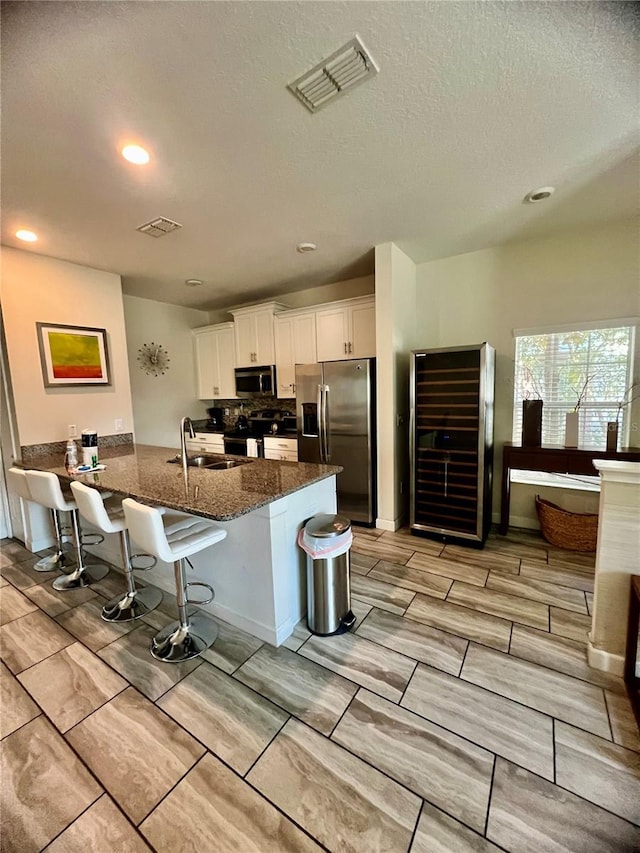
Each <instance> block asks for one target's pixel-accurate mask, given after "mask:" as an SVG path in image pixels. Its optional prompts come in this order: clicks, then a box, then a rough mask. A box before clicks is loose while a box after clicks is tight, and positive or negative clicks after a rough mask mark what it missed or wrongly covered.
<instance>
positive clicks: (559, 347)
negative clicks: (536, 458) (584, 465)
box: [513, 326, 634, 450]
mask: <svg viewBox="0 0 640 853" xmlns="http://www.w3.org/2000/svg"><path fill="white" fill-rule="evenodd" d="M537 331H538V330H536V332H537ZM633 343H634V327H633V326H619V327H615V328H608V329H607V328H595V329H594V328H592V329H586V330H583V331H580V330H578V331H557V332H553V333H549V334H526V333H524V332H516V363H515V375H514V401H513V441H514V442H515V443H519V442H520V439H521V435H522V401H523V400H524V399H541V400H542V401H543V408H542V443H543V444H559V445H562V444H564V438H565V413H566V412H572V411H573V410H574V409H575V407H576V404H577V403H578V401H579V400H580V406H579V412H580V416H579V446H580V447H583V448H586V449H593V450H604V448H605V446H606V432H607V422H608V421H615V420H616V419H618V420H619V424H620V430H621V434H622V436H626V435H627V423H626V421H627V419H628V417H629V409H630V406H628V405H627V406H622V407H620V404H621V403H622V402H623V401H625V394H626V399H629V397H630V396H631V393H630V391H629V389H630V386H631V382H632V379H631V376H632V364H633Z"/></svg>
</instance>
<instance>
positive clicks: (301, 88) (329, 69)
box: [287, 36, 378, 113]
mask: <svg viewBox="0 0 640 853" xmlns="http://www.w3.org/2000/svg"><path fill="white" fill-rule="evenodd" d="M377 73H378V66H377V65H376V64H375V62H374V61H373V59H372V58H371V56H370V55H369V53H368V52H367V49H366V47H365V46H364V45H363V44H362V42H361V41H360V39H359V38H358V36H356V37H355V38H353V39H352V40H351V41H350V42H348V43H347V44H345V45H344V46H343V47H341V48H340V50H336V52H335V53H332V54H331V56H330V57H329V58H328V59H325V60H323V61H322V62H320V63H319V64H318V65H316V66H315V67H314V68H312V69H311V71H307V73H306V74H303V75H302V77H298V79H297V80H294V81H293V83H289V85H288V87H287V88H288V89H290V90H291V91H292V92H293V94H294V95H295V96H296V98H299V99H300V100H301V101H302V103H303V104H304V105H305V107H307V109H308V110H310V111H311V112H312V113H315V112H317V111H318V110H320V109H322V107H324V106H326V105H327V104H328V103H330V102H331V101H334V100H335V99H336V98H337V97H339V96H340V95H343V94H344V93H345V92H346V91H348V90H349V89H351V88H353V86H357V85H358V83H363V82H364V81H365V80H368V79H369V77H373V76H374V74H377Z"/></svg>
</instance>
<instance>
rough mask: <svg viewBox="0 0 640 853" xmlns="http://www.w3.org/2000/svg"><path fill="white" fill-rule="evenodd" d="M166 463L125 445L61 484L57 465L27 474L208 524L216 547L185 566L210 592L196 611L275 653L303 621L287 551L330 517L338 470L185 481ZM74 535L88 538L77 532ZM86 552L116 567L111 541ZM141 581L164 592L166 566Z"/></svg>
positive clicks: (282, 465) (192, 476) (261, 468)
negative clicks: (323, 516)
mask: <svg viewBox="0 0 640 853" xmlns="http://www.w3.org/2000/svg"><path fill="white" fill-rule="evenodd" d="M175 456H176V450H175V449H173V448H166V447H151V446H147V445H131V446H128V447H117V448H107V449H105V450H104V451H101V455H100V462H101V463H104V464H105V465H106V467H105V469H104V470H103V471H99V472H96V473H89V474H75V475H69V474H68V473H67V471H66V470H65V469H64V467H62V466H61V464H60V463H61V460H60V457H59V455H56V456H51V455H42V456H40V457H37V458H35V459H29V464H28V467H29V468H33V469H37V470H40V471H51V472H53V473H54V474H57V475H58V476H59V477H60V479H61V481H62V483H63V485H64V483H65V481H69V480H71V479H76V480H79V481H80V482H82V483H86V485H89V486H95V487H96V488H98V489H99V490H100V491H107V492H112V493H114V494H116V495H119V496H120V495H121V496H122V497H131V498H134V499H135V500H139V501H141V502H142V503H145V504H149V505H152V506H154V505H155V506H166V507H169V508H171V509H176V510H179V511H181V512H188V513H191V514H192V515H199V516H202V517H203V518H208V519H211V520H213V521H215V522H216V523H217V524H219V525H220V527H222V528H224V529H225V530H226V531H227V537H226V539H224V540H223V541H222V542H219V543H217V544H216V545H214V546H212V547H211V548H208V549H206V550H204V551H202V552H201V553H199V554H197V555H195V556H194V557H192V558H191V562H192V563H193V566H194V570H195V571H194V572H193V573H192V572H191V571H188V574H187V577H188V579H189V580H202V581H205V582H206V583H209V584H211V585H212V586H213V587H214V589H215V592H216V597H215V599H214V601H213V602H212V603H211V604H209V605H206V606H204V607H203V609H204V610H206V611H208V612H210V613H211V614H212V615H214V616H218V617H220V618H221V619H223V620H224V621H226V622H229V623H230V624H232V625H235V626H236V627H238V628H242V629H243V630H245V631H248V632H249V633H251V634H253V635H254V636H256V637H259V638H260V639H262V640H266V641H267V642H269V643H271V644H273V645H275V646H278V645H280V644H281V643H282V642H283V641H284V640H285V639H286V638H287V637H288V636H289V635H290V634H291V632H292V631H293V628H294V626H295V625H296V623H297V622H298V621H299V620H300V619H301V618H302V617H303V616H304V614H305V612H306V598H305V589H306V584H305V565H306V563H305V556H304V554H303V552H302V551H301V550H300V548H299V547H298V545H297V543H296V539H297V535H298V531H299V530H300V528H301V527H302V525H303V524H304V522H305V521H306V520H307V519H308V518H310V517H311V516H312V515H315V514H316V513H319V512H329V513H330V512H335V511H336V474H338V473H339V472H340V471H341V468H339V467H337V466H335V465H316V464H313V463H297V462H282V461H275V460H273V461H272V460H266V459H252V460H246V459H244V458H238V460H237V461H239V462H242V463H244V464H239V465H238V466H237V467H233V468H230V469H227V470H211V469H204V468H197V467H190V468H188V469H187V476H186V478H185V475H184V472H183V469H182V466H181V465H180V464H169V460H170V459H173V458H175ZM226 458H228V459H232V457H226ZM25 467H27V466H25ZM83 527H84V528H85V530H87V531H90V530H92V529H93V528H91V526H90V525H89V524H88V523H87V522H84V523H83ZM87 550H88V551H90V552H91V553H92V554H95V555H97V556H99V557H102V558H103V559H106V560H108V561H109V562H111V563H113V564H115V565H121V559H120V550H119V544H118V537H117V536H115V535H107V536H105V540H104V542H103V543H102V544H101V545H96V546H91V547H88V548H87ZM133 550H134V551H135V550H136V549H135V548H134V549H133ZM144 580H145V581H148V582H150V583H152V584H154V585H156V586H158V587H160V588H161V589H164V590H166V591H168V592H174V585H173V568H172V566H171V565H169V564H167V563H163V562H161V561H159V562H158V564H157V565H156V566H155V568H153V569H152V570H151V571H149V572H145V574H144Z"/></svg>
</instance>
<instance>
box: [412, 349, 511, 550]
mask: <svg viewBox="0 0 640 853" xmlns="http://www.w3.org/2000/svg"><path fill="white" fill-rule="evenodd" d="M494 368H495V350H494V349H493V347H492V346H490V345H489V344H487V343H483V344H477V345H474V346H466V347H454V348H447V349H428V350H416V351H414V352H413V353H412V354H411V530H412V532H415V533H422V534H425V535H434V536H438V537H441V536H444V537H451V538H452V539H459V540H466V541H467V542H469V544H480V545H482V544H484V541H485V540H486V538H487V534H488V532H489V527H490V525H491V486H492V480H493V392H494Z"/></svg>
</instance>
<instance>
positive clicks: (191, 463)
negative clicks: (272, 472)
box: [167, 455, 253, 471]
mask: <svg viewBox="0 0 640 853" xmlns="http://www.w3.org/2000/svg"><path fill="white" fill-rule="evenodd" d="M167 462H171V463H173V464H175V465H181V464H182V459H181V458H180V456H179V455H177V456H174V457H173V458H172V459H167ZM249 462H253V459H225V458H224V457H220V456H188V457H187V466H188V467H189V468H206V469H207V470H209V471H227V470H228V469H229V468H237V467H238V465H247V464H248V463H249Z"/></svg>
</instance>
